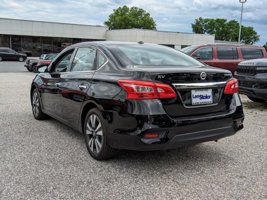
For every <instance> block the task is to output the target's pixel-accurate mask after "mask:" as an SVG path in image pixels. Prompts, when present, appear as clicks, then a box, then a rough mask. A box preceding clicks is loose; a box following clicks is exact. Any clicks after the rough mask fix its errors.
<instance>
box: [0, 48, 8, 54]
mask: <svg viewBox="0 0 267 200" xmlns="http://www.w3.org/2000/svg"><path fill="white" fill-rule="evenodd" d="M0 52H1V53H9V51H8V50H7V49H1V50H0Z"/></svg>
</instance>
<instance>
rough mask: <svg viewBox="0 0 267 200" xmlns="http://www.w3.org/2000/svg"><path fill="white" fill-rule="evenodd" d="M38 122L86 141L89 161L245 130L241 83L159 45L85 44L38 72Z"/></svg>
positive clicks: (34, 97)
mask: <svg viewBox="0 0 267 200" xmlns="http://www.w3.org/2000/svg"><path fill="white" fill-rule="evenodd" d="M39 72H43V73H39V74H37V75H36V77H35V78H34V80H33V82H32V86H31V91H30V92H31V104H32V111H33V116H34V117H35V119H37V120H41V119H44V118H46V117H47V116H51V117H53V118H55V119H57V120H59V121H61V122H63V123H65V124H67V125H69V126H71V127H72V128H74V129H76V130H78V131H80V132H82V133H84V137H85V143H86V147H87V150H88V152H89V153H90V155H91V156H92V157H93V158H95V159H97V160H103V159H107V158H110V157H112V156H114V154H116V152H117V151H116V150H117V149H131V150H139V151H147V150H162V149H173V148H177V147H179V146H184V145H188V144H194V143H200V142H206V141H217V140H218V139H221V138H223V137H226V136H230V135H233V134H235V133H236V132H237V131H238V130H240V129H242V128H243V119H244V114H243V109H242V104H241V101H240V98H239V95H238V84H237V80H236V79H234V78H233V77H232V74H231V73H230V71H228V70H223V69H217V68H212V67H209V66H206V65H204V64H202V63H201V62H199V61H197V60H195V59H194V58H192V57H190V56H188V55H186V54H184V53H182V52H180V51H177V50H175V49H172V48H169V47H164V46H160V45H154V44H144V43H127V42H84V43H78V44H75V45H72V46H69V47H67V48H66V49H64V50H63V51H62V52H61V53H60V54H59V55H58V56H57V58H56V59H55V60H53V62H52V63H51V64H50V65H49V67H42V68H40V69H39Z"/></svg>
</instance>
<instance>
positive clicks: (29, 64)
mask: <svg viewBox="0 0 267 200" xmlns="http://www.w3.org/2000/svg"><path fill="white" fill-rule="evenodd" d="M38 62H39V59H37V58H28V59H27V60H26V63H25V65H24V67H26V68H27V70H28V71H29V72H31V71H33V69H34V68H36V66H37V63H38Z"/></svg>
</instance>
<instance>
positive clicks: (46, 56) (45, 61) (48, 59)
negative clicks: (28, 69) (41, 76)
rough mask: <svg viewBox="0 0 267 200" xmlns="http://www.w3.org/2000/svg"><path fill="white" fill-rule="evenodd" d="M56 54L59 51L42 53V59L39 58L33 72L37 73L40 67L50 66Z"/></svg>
mask: <svg viewBox="0 0 267 200" xmlns="http://www.w3.org/2000/svg"><path fill="white" fill-rule="evenodd" d="M56 56H57V53H50V54H43V55H41V57H40V60H38V62H37V64H36V65H35V66H34V67H33V72H35V73H37V72H38V69H39V68H40V67H43V66H48V65H49V64H50V63H51V62H52V60H53V59H55V57H56Z"/></svg>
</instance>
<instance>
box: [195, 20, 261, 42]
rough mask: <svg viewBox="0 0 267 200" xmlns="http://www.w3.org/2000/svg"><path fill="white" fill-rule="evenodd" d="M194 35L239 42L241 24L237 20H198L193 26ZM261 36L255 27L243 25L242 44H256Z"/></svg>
mask: <svg viewBox="0 0 267 200" xmlns="http://www.w3.org/2000/svg"><path fill="white" fill-rule="evenodd" d="M192 29H193V32H194V33H201V34H211V35H213V34H214V35H215V39H216V40H223V41H230V42H237V41H238V34H239V23H238V22H237V21H236V20H229V21H227V20H226V19H221V18H216V19H209V18H202V17H200V18H198V19H195V23H194V24H192ZM259 39H260V36H259V35H258V34H257V32H256V31H255V30H254V29H253V27H250V26H248V27H246V26H243V25H242V33H241V42H243V43H245V44H254V43H255V42H257V41H259Z"/></svg>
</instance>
